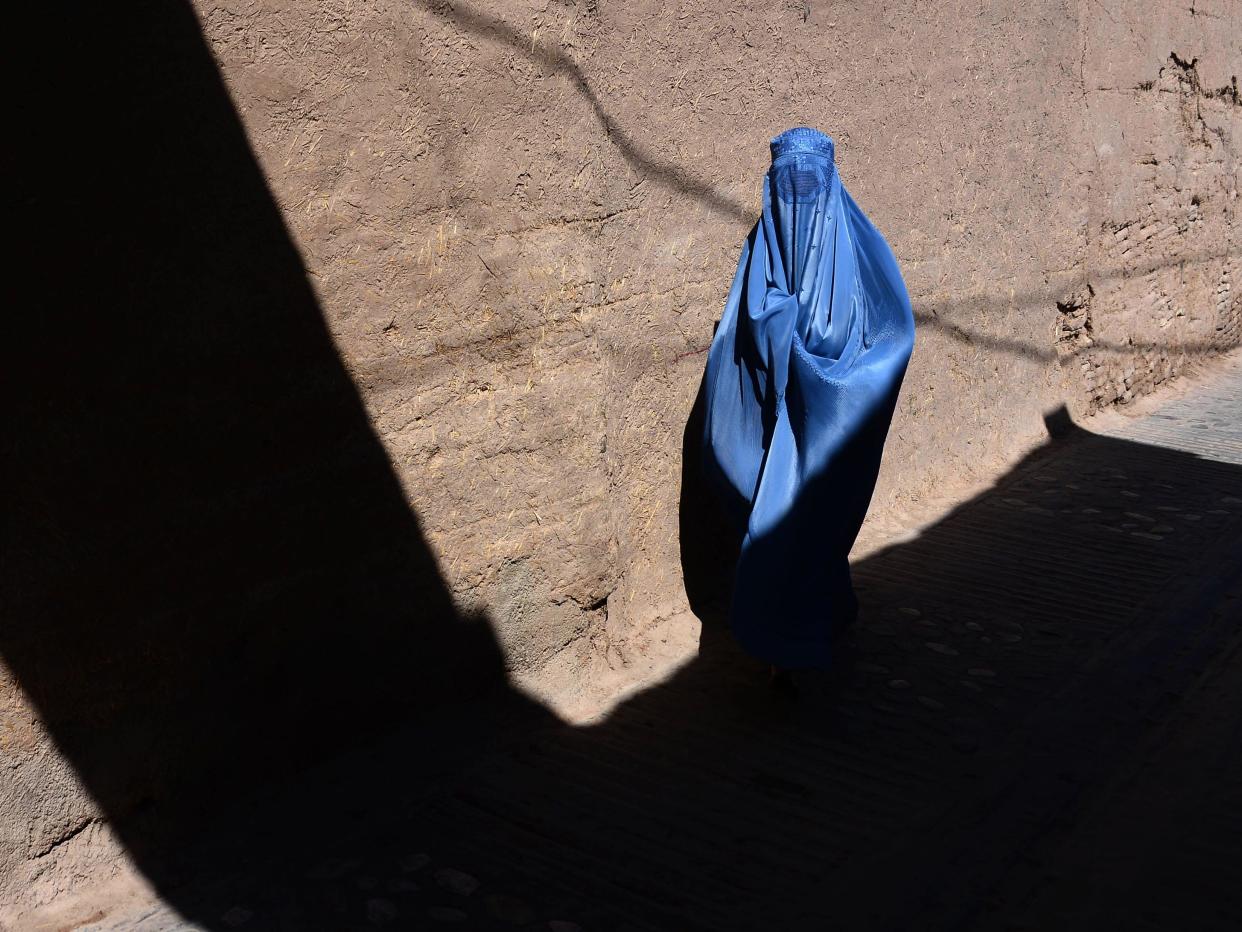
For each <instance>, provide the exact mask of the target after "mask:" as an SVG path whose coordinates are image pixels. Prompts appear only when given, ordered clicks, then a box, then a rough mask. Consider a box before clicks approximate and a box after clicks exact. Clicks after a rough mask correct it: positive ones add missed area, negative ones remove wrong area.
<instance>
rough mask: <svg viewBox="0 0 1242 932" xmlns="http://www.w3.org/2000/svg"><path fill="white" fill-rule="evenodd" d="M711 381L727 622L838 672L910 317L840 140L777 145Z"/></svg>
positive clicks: (748, 638) (802, 663)
mask: <svg viewBox="0 0 1242 932" xmlns="http://www.w3.org/2000/svg"><path fill="white" fill-rule="evenodd" d="M771 149H772V164H771V167H770V168H769V170H768V172H767V174H766V175H765V177H764V180H763V216H762V218H761V219H760V220H759V222H758V223H756V224H755V227H754V229H753V230H752V231H751V233H750V235H749V236H748V237H747V239H746V242H745V244H744V245H743V247H742V254H741V257H740V258H739V260H738V266H737V274H736V275H735V276H734V279H733V287H732V289H731V290H730V291H729V297H728V299H727V300H726V302H725V309H724V313H723V315H722V316H721V320H720V325H719V326H718V327H717V329H716V334H715V336H714V337H713V339H712V344H711V348H710V350H709V352H708V357H707V372H706V376H705V379H704V392H705V411H706V419H705V422H704V433H703V453H704V468H705V470H706V472H707V478H708V479H709V480H710V481H711V483H712V485H713V486H714V487H715V488H716V490H717V491H718V492H719V494H720V497H721V500H722V502H723V505H724V507H725V509H726V511H727V512H728V513H729V515H730V516H731V518H732V519H733V520H734V521H735V522H736V524H737V527H738V530H739V532H741V533H742V534H743V538H742V549H741V555H740V557H739V560H738V565H737V574H736V583H735V587H734V592H733V600H732V607H731V613H730V623H731V627H732V629H733V633H734V635H735V636H736V638H737V640H738V641H739V643H740V644H741V645H742V647H743V648H744V649H746V650H747V651H748V652H749V653H751V654H753V655H754V656H756V657H759V658H761V659H763V660H766V661H768V662H770V663H774V664H777V665H779V666H782V667H790V668H799V667H822V666H826V665H827V664H828V663H829V660H830V657H831V645H832V639H833V636H834V634H835V633H836V632H837V631H839V630H840V628H841V627H842V626H844V625H846V624H848V623H849V622H851V621H853V619H854V617H855V615H856V614H857V611H858V604H857V601H856V599H855V596H854V591H853V585H852V582H851V580H850V570H849V561H848V556H849V551H850V548H851V547H852V546H853V544H854V540H855V538H856V537H857V535H858V530H859V528H860V527H861V526H862V521H863V517H864V516H865V514H866V511H867V506H868V505H869V504H870V502H871V495H872V492H873V491H874V489H875V481H876V476H877V473H878V472H879V467H880V457H881V454H882V453H883V449H884V440H885V438H886V437H887V435H888V428H889V424H890V422H891V420H892V414H893V409H894V407H895V405H896V402H897V393H898V391H899V389H900V387H901V381H902V378H903V377H904V375H905V371H906V367H907V364H908V363H909V361H910V354H911V352H912V351H913V348H914V315H913V313H912V310H911V307H910V298H909V295H908V293H907V291H906V286H905V283H904V281H903V280H902V277H901V272H900V270H899V269H898V266H897V260H896V259H895V258H894V256H893V252H892V250H891V249H890V248H889V246H888V243H887V242H885V240H884V237H883V236H882V235H881V234H880V232H879V231H878V230H877V229H876V228H875V226H874V225H873V224H872V223H871V222H870V221H869V220H868V219H867V217H866V216H865V215H864V214H863V212H862V210H861V209H860V208H859V207H858V205H857V204H856V203H855V202H854V199H853V198H852V197H850V195H849V192H848V191H846V190H845V187H844V186H843V185H842V184H841V181H840V178H839V177H838V175H837V171H836V165H835V162H834V146H833V142H832V139H831V138H830V137H828V136H826V135H824V134H823V133H821V132H819V131H818V130H815V129H811V128H809V127H796V128H794V129H790V130H787V131H785V132H783V133H781V134H780V135H779V136H777V137H776V138H774V139H773V140H772V145H771Z"/></svg>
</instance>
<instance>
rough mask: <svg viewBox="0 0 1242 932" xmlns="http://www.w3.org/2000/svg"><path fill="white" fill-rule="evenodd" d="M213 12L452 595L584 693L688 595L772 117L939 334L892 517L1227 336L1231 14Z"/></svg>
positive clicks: (405, 8) (1086, 7)
mask: <svg viewBox="0 0 1242 932" xmlns="http://www.w3.org/2000/svg"><path fill="white" fill-rule="evenodd" d="M734 6H736V7H738V8H735V9H730V10H722V7H721V6H720V5H719V4H697V5H695V4H690V5H686V4H673V5H668V4H657V3H643V2H635V3H618V2H611V3H609V2H579V3H577V4H571V3H556V2H546V0H540V2H535V3H515V4H502V5H500V6H496V5H493V4H476V3H468V2H460V3H452V4H449V3H443V4H440V3H420V2H417V0H416V2H413V3H407V2H402V3H385V2H380V3H376V4H366V5H357V4H353V5H351V4H344V3H342V4H333V3H328V4H326V5H324V6H316V7H315V9H314V11H313V12H311V11H309V10H306V11H303V9H302V7H301V6H300V5H299V4H296V3H263V4H255V3H218V4H213V3H202V4H199V6H198V9H199V13H200V16H201V19H202V22H203V28H204V31H205V33H206V35H207V37H208V39H209V40H210V43H211V46H212V48H213V49H214V50H215V54H216V55H217V57H218V59H219V62H220V66H221V69H222V71H223V72H224V75H225V78H226V80H227V82H228V85H229V87H230V89H231V91H232V93H233V96H234V99H235V100H236V103H237V107H238V109H239V110H240V111H241V113H242V116H243V119H244V122H245V125H246V127H247V130H248V132H249V135H250V139H251V141H252V143H253V145H254V148H255V150H256V152H257V153H258V156H259V158H260V160H261V162H262V165H263V167H264V170H265V172H266V174H267V177H268V179H269V180H270V184H271V188H272V191H273V193H274V195H275V197H276V198H277V199H278V200H279V202H280V204H281V206H282V208H283V210H284V212H285V216H286V219H287V222H288V223H289V225H290V227H291V229H292V231H293V233H294V236H295V238H296V241H297V243H298V244H299V246H300V248H301V250H302V253H303V255H304V257H305V261H306V263H307V266H308V269H309V273H310V275H311V277H312V280H313V282H314V285H315V289H316V291H317V293H318V294H319V295H320V296H321V299H322V302H323V307H324V310H325V314H326V315H327V318H328V322H329V326H330V327H331V330H332V332H333V334H334V335H335V337H336V340H337V342H338V345H339V347H340V351H341V354H342V356H343V357H344V358H345V360H346V362H347V365H348V367H349V369H350V371H351V372H352V374H353V376H354V378H355V380H356V382H357V384H358V385H359V386H360V387H361V389H362V392H363V395H364V397H365V399H366V403H367V405H368V408H369V411H370V414H371V417H372V419H373V422H374V425H375V429H376V430H377V431H378V433H379V435H380V436H381V438H382V439H383V443H384V446H385V447H386V448H387V450H388V452H389V455H390V457H391V459H392V462H393V463H394V464H395V466H396V467H397V469H398V470H399V472H400V475H401V477H402V481H403V482H404V484H405V488H406V491H407V493H408V495H409V498H410V501H411V503H412V504H413V505H414V507H416V509H417V511H418V513H419V515H420V516H421V517H422V520H423V523H424V528H425V530H426V532H427V534H428V536H429V538H430V541H431V544H432V547H433V549H434V551H435V552H436V554H437V556H438V558H439V560H440V565H441V567H442V570H443V573H444V575H445V577H446V579H447V580H448V583H449V585H450V587H451V589H452V591H453V592H454V593H455V595H456V596H457V597H458V598H460V599H461V600H462V601H463V603H469V604H475V603H477V604H480V605H486V606H487V607H488V609H489V611H490V612H491V613H492V616H493V617H494V619H495V621H496V624H497V626H498V629H497V630H498V633H499V636H500V637H501V639H502V642H503V645H504V648H505V650H506V653H507V655H508V657H509V659H510V661H511V663H512V665H513V667H514V668H515V669H516V670H518V671H521V672H523V673H531V672H536V671H542V676H543V678H544V681H545V682H548V683H554V684H555V683H558V681H559V685H560V686H562V687H565V688H572V687H573V683H574V681H575V679H576V678H577V677H580V676H583V675H586V674H584V671H594V672H595V673H597V674H598V673H599V672H600V666H601V665H603V666H604V667H607V666H618V665H623V664H625V663H626V661H627V659H629V658H630V657H631V656H632V655H634V654H636V653H639V652H641V651H643V650H645V649H650V648H652V647H653V646H654V645H652V644H648V643H647V642H646V640H645V634H646V633H647V632H652V631H658V630H660V628H659V626H658V625H657V622H659V621H660V620H661V619H668V618H671V617H674V616H676V615H678V614H679V613H681V612H682V611H684V609H685V601H684V596H683V593H682V591H681V586H680V583H679V572H680V567H679V560H678V546H677V545H678V534H677V518H678V514H677V490H678V486H679V470H680V461H681V460H680V454H681V434H682V429H683V427H684V424H685V421H686V416H687V413H688V411H689V409H690V405H691V402H692V400H693V397H694V394H695V391H696V389H697V386H698V381H699V377H700V373H701V371H702V368H703V362H704V349H705V347H706V345H707V343H708V341H709V339H710V336H711V332H712V323H713V321H714V320H715V319H716V318H717V316H718V314H719V311H720V308H721V304H722V301H723V297H724V294H725V292H726V290H727V287H728V284H729V281H730V278H731V276H732V274H733V270H734V267H735V263H736V258H737V251H738V246H739V244H740V242H741V240H742V238H743V236H744V235H745V233H746V232H747V230H748V227H749V225H750V223H751V222H752V220H753V217H754V215H755V213H756V210H757V206H758V200H757V199H758V191H759V180H760V174H761V173H762V171H763V170H764V168H765V165H766V160H767V148H766V145H767V140H768V138H769V137H770V136H772V135H773V134H774V133H776V132H778V131H779V130H781V129H782V128H784V127H786V126H789V125H791V124H798V123H806V124H812V125H815V126H818V127H821V128H822V129H824V130H825V131H827V132H828V133H830V134H831V135H833V136H834V137H835V138H836V140H837V142H838V154H839V164H840V169H841V173H842V176H843V178H844V180H845V183H846V184H847V186H848V187H849V188H850V190H851V191H852V192H853V193H854V194H855V196H856V197H857V198H858V200H859V201H860V203H861V204H862V205H863V207H864V209H865V210H867V211H868V212H869V213H870V215H871V216H872V217H873V218H874V220H875V221H876V222H877V224H878V225H879V227H880V229H881V230H882V231H883V232H884V233H885V234H886V235H887V236H888V237H889V239H890V241H891V243H892V245H893V247H894V249H895V251H896V253H897V256H898V257H899V259H900V261H901V263H902V266H903V268H904V270H905V272H906V274H907V276H908V281H909V285H910V289H911V292H912V294H913V296H914V299H915V305H916V310H917V313H918V318H919V323H920V331H919V342H918V347H917V350H916V356H915V359H914V361H913V365H912V368H911V371H910V374H909V378H908V381H907V383H906V386H905V389H904V392H903V398H902V402H901V405H900V410H899V413H898V415H897V419H896V423H895V425H894V428H893V439H892V442H891V445H890V447H889V451H888V454H887V461H886V464H885V475H884V480H883V482H882V485H881V489H880V491H879V494H878V497H877V501H876V505H877V507H878V508H884V507H885V506H886V505H889V504H891V503H900V502H901V501H902V499H903V498H907V497H911V496H919V495H921V494H926V493H927V492H928V491H930V490H933V489H934V488H936V487H937V486H938V485H939V484H940V483H942V482H943V481H944V477H945V476H946V475H955V476H961V475H963V474H966V475H987V474H988V473H990V472H991V471H994V470H995V468H996V466H997V465H998V464H999V463H1002V462H1004V461H1006V460H1008V459H1009V458H1011V457H1012V456H1013V455H1014V453H1015V452H1016V450H1018V449H1019V448H1020V447H1021V446H1022V445H1023V444H1026V443H1029V442H1030V441H1031V440H1032V439H1033V438H1035V437H1037V436H1039V435H1040V433H1041V432H1042V424H1041V420H1040V418H1041V414H1042V413H1043V412H1044V411H1045V410H1047V409H1049V408H1052V407H1054V406H1055V405H1056V404H1058V403H1059V402H1061V401H1062V400H1065V401H1068V402H1069V404H1070V405H1071V407H1072V409H1073V410H1075V411H1078V412H1083V411H1086V410H1087V409H1089V408H1091V407H1094V406H1099V405H1107V404H1112V403H1114V402H1118V401H1127V400H1129V399H1131V398H1133V397H1134V396H1136V395H1138V394H1141V393H1143V392H1146V391H1149V390H1150V389H1151V388H1152V387H1153V386H1154V385H1155V384H1156V383H1158V382H1160V381H1161V380H1162V379H1165V378H1167V377H1169V376H1170V375H1173V374H1175V373H1176V372H1177V371H1178V369H1179V367H1180V366H1182V365H1183V364H1184V362H1185V360H1186V359H1187V358H1190V357H1192V356H1194V355H1196V354H1199V353H1205V352H1213V351H1216V350H1219V349H1221V348H1223V347H1226V346H1231V345H1235V344H1236V343H1237V342H1238V339H1239V332H1238V323H1237V308H1238V298H1237V291H1236V290H1234V286H1233V285H1232V284H1231V280H1232V278H1236V276H1237V274H1238V272H1237V270H1236V268H1235V267H1233V266H1231V263H1236V261H1237V259H1236V256H1235V257H1234V258H1231V257H1230V254H1231V253H1233V254H1236V253H1237V252H1238V248H1239V245H1238V244H1239V241H1240V240H1239V236H1240V235H1242V234H1239V230H1238V227H1237V226H1236V224H1235V217H1236V213H1237V200H1236V199H1237V188H1238V171H1239V161H1238V147H1239V144H1240V142H1239V131H1240V129H1242V111H1240V110H1239V106H1238V96H1237V94H1238V91H1237V84H1236V80H1237V79H1236V76H1237V74H1238V73H1239V71H1242V53H1240V52H1239V45H1238V42H1239V39H1238V37H1239V36H1240V35H1242V28H1237V27H1242V20H1240V19H1239V17H1240V16H1242V8H1240V5H1239V4H1237V3H1236V2H1215V3H1206V4H1192V5H1190V6H1188V7H1177V8H1174V5H1172V4H1150V3H1138V2H1136V3H1130V4H1126V3H1106V4H1103V5H1100V4H1096V3H1091V2H1084V3H1082V4H1081V6H1079V5H1078V4H1076V3H1072V2H1065V3H1055V2H1038V3H1030V2H1021V3H1019V2H1014V3H999V4H995V3H993V4H981V5H979V6H978V7H970V6H967V7H963V8H960V9H958V10H957V11H955V12H951V13H950V12H947V9H946V8H945V7H944V6H943V5H942V4H935V3H930V4H915V5H913V6H911V5H909V4H893V5H890V7H889V8H885V9H882V10H879V9H877V8H876V7H875V5H874V4H838V3H832V4H828V3H824V4H821V3H815V2H810V3H800V2H790V3H783V4H756V5H746V4H738V5H734Z"/></svg>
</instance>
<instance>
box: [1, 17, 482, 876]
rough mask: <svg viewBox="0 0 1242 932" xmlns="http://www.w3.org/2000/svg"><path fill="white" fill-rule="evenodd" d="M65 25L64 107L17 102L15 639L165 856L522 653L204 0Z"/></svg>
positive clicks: (94, 766) (94, 772)
mask: <svg viewBox="0 0 1242 932" xmlns="http://www.w3.org/2000/svg"><path fill="white" fill-rule="evenodd" d="M88 20H92V21H89V22H88ZM63 38H64V39H65V40H66V42H67V47H65V48H64V49H62V52H61V54H63V57H64V60H66V61H72V62H74V64H75V67H74V68H73V69H71V72H70V73H66V74H63V75H60V76H59V79H60V80H64V81H65V83H64V84H63V85H61V86H58V87H57V88H56V89H57V91H59V92H60V95H62V96H60V97H59V99H57V98H56V96H55V95H53V94H49V95H48V96H47V97H46V98H44V99H40V100H33V99H27V100H24V101H23V104H22V110H21V112H20V117H21V122H22V133H21V136H22V138H23V140H27V141H28V142H27V143H26V148H25V149H24V150H23V152H22V154H23V155H24V156H25V157H26V158H25V162H26V164H25V165H24V166H23V170H22V171H21V172H20V173H19V174H20V175H21V177H22V179H23V181H22V191H23V192H24V194H23V196H24V198H25V202H24V203H23V205H22V207H23V210H24V215H25V218H26V223H25V225H24V227H23V230H22V235H23V237H24V241H25V242H26V243H27V244H28V246H29V247H30V249H31V253H30V255H29V256H28V257H27V261H26V262H25V263H18V265H17V268H19V269H21V274H22V275H23V276H25V279H26V283H27V284H28V285H29V286H30V299H29V302H28V303H27V304H26V305H25V306H24V309H23V313H24V319H23V323H24V324H26V325H28V326H30V327H31V338H30V340H29V342H27V343H25V344H24V345H23V347H22V351H23V352H22V357H23V358H22V359H21V360H20V361H19V362H18V366H17V368H16V370H11V371H10V375H11V376H12V380H11V383H10V384H11V385H12V386H14V387H15V389H16V397H14V398H11V399H10V400H11V403H12V404H13V407H12V408H11V409H10V410H11V415H10V418H9V419H7V423H6V430H5V438H6V446H7V449H6V451H5V453H6V462H8V463H9V471H8V481H7V482H6V489H5V497H6V500H7V501H8V502H9V507H10V508H12V510H13V514H12V518H13V519H14V520H13V521H12V522H11V523H9V524H7V525H6V530H5V541H4V551H5V563H4V569H3V574H4V577H3V591H4V594H5V603H6V604H5V610H4V622H3V626H2V627H0V654H2V656H3V658H4V662H5V664H6V665H7V667H8V669H9V671H11V673H12V675H13V676H14V677H15V678H16V680H17V682H18V683H19V684H20V686H21V687H22V689H23V690H25V692H26V694H27V695H28V696H29V698H30V700H31V701H33V703H34V705H35V707H36V708H37V709H38V713H39V716H40V718H41V719H42V721H43V724H44V725H45V726H46V728H47V729H48V730H49V731H50V733H51V734H52V736H53V737H54V739H55V742H56V744H57V745H58V746H59V750H60V753H61V754H63V755H64V756H65V757H66V758H67V759H68V760H69V761H71V762H72V763H73V765H74V767H75V768H76V769H77V771H78V773H79V775H80V777H81V779H82V782H83V783H84V784H85V786H86V787H87V788H88V789H89V791H90V793H91V794H92V795H93V796H94V797H95V799H96V800H97V801H98V803H99V805H100V806H101V807H102V808H103V810H104V811H105V812H106V813H107V814H108V816H109V819H110V821H111V822H112V823H113V824H114V825H116V826H117V827H118V828H119V829H120V831H121V834H122V836H123V838H124V841H125V843H126V844H127V845H129V846H130V847H131V848H132V849H133V851H134V852H135V853H136V854H137V855H138V856H139V858H140V861H141V860H142V858H143V857H144V856H145V853H146V852H148V851H149V850H151V849H152V848H153V847H156V846H158V845H159V844H162V843H164V842H165V841H167V840H168V838H169V837H171V838H173V839H174V840H175V839H176V837H177V834H176V832H177V826H182V825H185V824H191V823H193V821H194V820H196V819H198V818H199V817H200V816H201V814H202V813H204V812H206V811H208V810H209V809H215V808H218V807H220V806H222V805H223V806H227V805H229V803H230V802H231V801H232V800H233V799H234V798H235V797H236V796H237V795H240V794H243V793H244V792H246V791H248V790H249V789H250V788H252V787H253V786H255V785H259V784H261V783H263V782H265V781H270V780H272V779H278V778H282V777H285V776H287V775H288V774H290V773H292V772H294V771H296V770H298V769H300V768H301V767H303V766H304V765H305V764H306V763H307V762H309V761H312V760H315V759H318V758H321V757H323V756H325V755H326V754H329V753H332V752H335V751H337V750H339V749H341V748H343V747H347V746H349V745H351V744H354V743H356V742H358V741H360V740H362V739H364V738H366V737H367V736H369V735H373V734H376V733H380V732H383V731H386V730H389V729H391V728H392V727H393V725H394V724H396V723H401V722H407V721H410V720H411V719H413V718H416V717H417V716H419V715H420V714H421V713H422V712H423V711H424V710H425V709H426V708H427V707H434V706H438V705H442V704H443V703H445V702H446V701H452V700H459V699H462V698H464V697H467V696H469V695H471V694H472V693H474V692H477V691H478V690H479V689H481V688H485V687H487V686H488V685H489V684H496V683H500V682H503V661H502V656H501V654H500V652H499V650H498V649H497V646H496V644H495V643H494V641H493V638H492V635H491V631H490V628H489V626H488V624H487V623H486V621H485V620H483V619H467V618H461V617H459V616H458V615H457V613H456V612H455V611H454V607H453V605H452V604H451V601H450V598H449V594H448V592H447V591H446V588H445V585H444V583H443V582H442V580H441V578H440V576H439V574H438V572H437V569H436V566H435V563H434V560H433V557H432V555H431V554H430V552H429V551H428V548H427V545H426V544H425V543H424V540H423V537H422V534H421V532H420V529H419V525H418V521H417V519H416V516H415V515H414V514H413V513H412V512H411V510H410V508H409V507H408V505H407V503H406V500H405V497H404V495H403V492H402V489H401V487H400V486H399V484H398V481H397V479H396V478H395V476H394V474H393V472H392V469H391V468H390V465H389V463H388V460H387V458H386V456H385V452H384V450H383V448H382V446H381V444H380V443H379V441H378V440H377V438H376V437H375V435H374V434H373V432H372V428H371V426H370V424H369V421H368V419H367V416H366V413H365V411H364V408H363V405H362V403H361V402H360V399H359V396H358V393H357V391H356V390H355V387H354V385H353V384H352V382H351V381H350V378H349V376H348V374H347V373H346V371H345V369H344V367H343V366H342V363H341V361H340V359H339V358H338V356H337V353H336V350H335V348H334V346H333V343H332V340H331V338H330V335H329V333H328V331H327V329H326V328H325V324H324V320H323V316H322V314H321V312H320V309H319V307H318V305H317V303H316V299H315V296H314V294H313V293H312V291H311V288H310V287H309V285H308V282H307V276H306V271H305V269H304V268H303V265H302V263H301V261H300V259H299V256H298V253H297V250H296V248H295V246H294V245H293V243H292V241H291V240H290V237H289V235H288V233H287V231H286V230H285V228H284V226H283V224H282V220H281V216H280V213H279V211H278V209H277V207H276V205H275V204H274V203H273V200H272V198H271V195H270V194H269V192H268V190H267V187H266V185H265V182H264V179H263V176H262V174H261V172H260V169H259V167H258V165H257V163H256V161H255V159H254V157H253V155H252V153H251V152H250V150H249V148H248V144H247V141H246V137H245V135H244V132H243V129H242V127H241V125H240V123H239V120H238V117H237V115H236V113H235V112H234V110H233V107H232V105H231V103H230V101H229V97H228V94H227V92H226V89H225V87H224V86H223V84H222V82H221V79H220V77H219V75H218V73H217V70H216V67H215V65H214V64H213V62H212V59H211V56H210V53H209V51H208V49H207V48H206V46H205V44H204V42H203V39H202V37H201V34H200V31H199V26H198V23H197V22H196V20H195V18H194V16H193V14H192V13H191V11H190V10H189V8H188V7H187V6H186V5H184V4H182V3H173V4H169V3H159V2H140V3H137V4H130V5H128V6H126V7H125V9H124V10H119V11H118V10H113V11H102V10H99V11H94V12H91V13H86V14H83V17H82V19H80V20H76V21H75V24H74V26H73V28H72V29H70V30H69V31H68V32H66V33H65V34H63ZM54 80H57V78H54ZM69 132H71V133H72V135H69ZM23 740H25V741H26V742H27V743H28V744H29V742H31V741H33V740H34V739H33V737H32V736H31V735H29V734H27V735H26V737H25V739H23ZM26 750H28V751H31V752H32V753H33V747H32V746H31V747H27V748H26ZM36 756H37V755H36ZM31 766H34V765H33V764H32V765H31ZM45 777H46V775H45V774H39V773H35V774H34V775H33V777H32V778H31V779H33V780H34V781H35V782H36V783H42V782H43V779H44V778H45ZM40 791H42V790H41V788H40V787H35V788H34V789H32V790H31V792H32V794H33V796H32V799H37V795H38V793H39V792H40ZM77 827H78V826H76V825H66V826H58V827H57V826H49V827H46V828H45V829H41V828H38V827H37V828H36V830H35V832H34V835H33V837H32V839H31V842H30V851H29V852H14V853H5V856H6V857H7V856H9V855H10V854H14V855H15V856H16V857H17V858H18V859H19V860H20V859H21V858H23V857H26V856H32V855H33V854H35V853H38V852H40V851H43V850H45V849H48V848H50V847H51V846H52V845H53V844H55V843H56V842H57V841H58V840H59V838H58V837H57V835H56V834H54V833H55V832H57V831H59V832H64V833H67V834H72V833H73V831H76V830H77ZM45 832H46V833H53V834H50V835H49V836H48V837H44V833H45ZM144 866H145V867H151V868H152V872H153V875H154V876H156V877H157V879H158V865H155V862H151V863H149V864H148V863H145V862H144Z"/></svg>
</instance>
